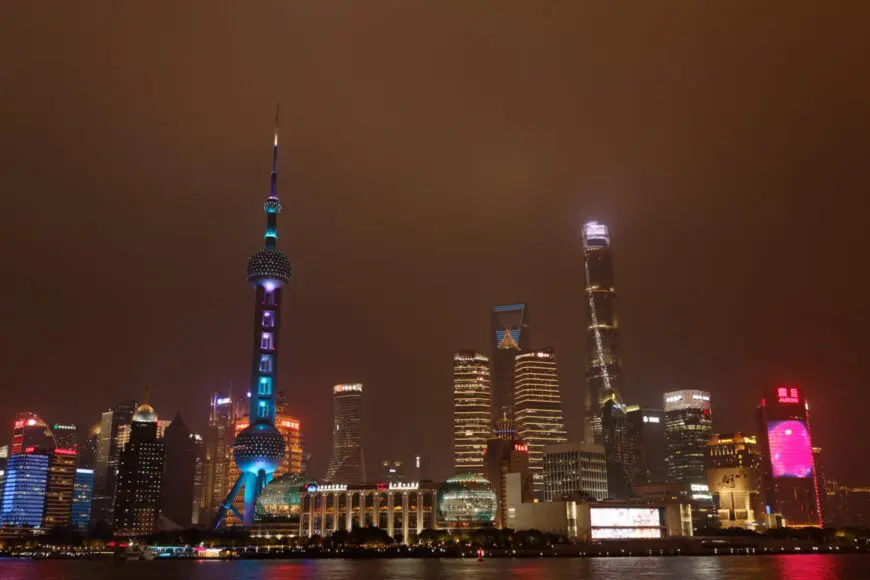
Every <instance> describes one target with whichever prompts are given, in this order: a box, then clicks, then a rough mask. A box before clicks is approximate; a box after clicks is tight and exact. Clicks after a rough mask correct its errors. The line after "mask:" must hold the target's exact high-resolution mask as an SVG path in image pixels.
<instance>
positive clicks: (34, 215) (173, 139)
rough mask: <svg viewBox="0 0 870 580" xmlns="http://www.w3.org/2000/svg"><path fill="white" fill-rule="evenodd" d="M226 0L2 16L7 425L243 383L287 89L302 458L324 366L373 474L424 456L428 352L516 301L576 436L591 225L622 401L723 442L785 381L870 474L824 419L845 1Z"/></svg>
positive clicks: (847, 312)
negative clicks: (661, 412)
mask: <svg viewBox="0 0 870 580" xmlns="http://www.w3.org/2000/svg"><path fill="white" fill-rule="evenodd" d="M241 8H242V6H241V5H235V4H224V5H212V4H210V5H209V8H208V9H205V6H204V5H203V6H196V5H193V4H179V5H177V6H174V7H173V10H172V11H171V12H169V11H161V10H157V9H155V8H153V7H151V6H144V5H143V6H128V5H124V6H121V5H116V4H113V3H106V5H105V9H104V10H102V11H91V12H83V11H81V9H80V7H78V6H73V5H58V6H55V7H53V8H52V15H51V17H48V14H47V8H45V7H43V6H40V5H37V4H34V5H26V6H21V7H19V8H18V10H17V13H18V18H17V19H16V22H15V26H14V27H7V28H8V30H6V31H4V33H3V34H2V35H0V71H2V72H0V84H2V85H3V86H6V87H15V89H16V90H14V91H4V92H3V94H2V95H0V103H2V109H3V110H4V111H6V112H7V114H6V115H4V121H5V122H4V127H3V130H2V131H0V154H2V158H3V160H4V161H3V167H4V170H3V172H2V173H0V189H2V191H3V196H2V199H3V202H4V203H3V209H4V210H5V215H6V216H7V220H6V224H5V227H4V228H3V230H2V234H0V235H2V238H0V241H2V247H3V248H4V251H3V255H4V259H3V263H4V265H5V271H6V272H7V275H6V277H5V278H4V283H3V284H2V285H0V299H2V302H3V304H4V305H5V308H4V311H5V316H4V323H3V324H2V336H3V345H4V348H3V349H2V352H0V368H2V369H3V370H4V371H5V376H4V379H5V384H6V386H5V388H4V389H3V392H4V396H3V397H2V398H0V420H2V421H7V423H8V424H9V428H10V429H9V430H10V431H11V422H12V417H13V415H14V413H15V412H17V411H20V410H22V409H30V410H33V411H36V412H38V413H39V414H40V415H41V416H43V417H44V418H45V419H46V420H47V421H49V422H53V421H62V422H76V423H82V424H93V423H96V422H97V421H98V420H99V413H100V412H102V411H103V410H105V409H108V408H109V407H111V406H113V405H115V404H117V403H118V402H119V401H120V400H122V399H130V398H141V397H142V394H143V392H144V390H145V388H146V387H150V389H151V403H152V404H153V406H154V408H155V409H156V410H157V412H158V413H159V414H160V415H161V417H165V418H171V417H172V416H174V414H175V412H176V411H180V412H181V414H182V416H183V417H184V418H185V421H186V422H187V423H188V424H189V425H191V427H193V428H195V429H198V428H201V426H203V425H204V424H205V421H206V414H207V410H208V401H209V395H210V394H211V393H212V392H214V391H221V390H224V389H225V388H226V386H227V385H228V384H230V383H232V385H233V390H234V392H239V393H241V392H244V391H245V390H246V389H247V388H248V383H249V380H250V379H249V377H250V364H251V360H250V356H251V352H250V340H251V302H252V290H251V287H250V286H249V285H248V284H247V282H246V281H245V271H244V266H245V264H246V262H247V260H248V258H249V257H250V255H251V254H252V253H253V252H254V251H256V250H257V249H258V248H259V247H261V246H262V237H261V232H262V227H263V213H262V200H263V198H264V197H265V195H266V194H267V193H268V186H269V182H268V172H269V169H270V165H269V163H270V159H271V157H270V155H271V151H270V146H271V141H270V139H271V131H272V125H273V111H274V107H275V104H276V103H280V104H281V127H282V130H281V147H282V156H281V158H280V160H279V163H280V174H281V177H280V191H281V198H282V202H283V204H284V212H283V213H282V215H281V220H282V223H281V238H280V242H279V244H280V248H281V250H282V251H283V252H285V253H286V254H287V255H288V256H289V258H290V261H291V263H292V264H293V278H292V280H291V282H290V283H289V284H288V286H287V288H286V289H285V294H284V306H283V315H282V316H283V318H282V349H281V361H280V362H281V375H280V379H279V384H278V389H279V390H282V391H284V392H285V393H286V395H287V398H288V403H289V407H290V409H291V412H292V413H293V415H294V416H295V417H298V418H299V419H300V421H301V423H302V426H303V427H302V428H303V431H304V433H305V438H306V445H307V450H310V451H311V453H312V460H311V470H312V472H314V473H317V474H320V473H322V472H323V471H324V470H325V469H326V464H327V462H328V459H329V455H330V446H331V438H330V426H331V422H332V406H331V397H332V390H331V387H332V385H334V384H336V383H348V382H360V383H363V384H364V385H365V396H364V399H363V400H364V413H365V423H364V431H363V447H364V450H365V452H366V456H365V457H366V461H367V463H368V466H369V469H370V470H371V469H373V468H374V465H375V463H376V462H378V461H380V460H383V459H405V460H409V459H410V458H411V457H412V456H414V455H417V454H422V455H423V456H424V457H425V458H426V460H427V461H428V462H429V465H430V466H431V468H430V469H431V471H430V473H431V475H432V477H433V478H434V479H436V480H443V479H444V478H445V477H447V476H448V475H449V474H450V473H451V471H452V463H451V461H452V458H451V447H450V440H451V439H450V438H451V412H452V406H451V402H452V375H451V373H452V356H453V353H454V351H456V350H457V349H477V350H480V351H481V352H485V353H486V352H489V350H490V348H491V346H490V340H491V338H490V328H489V315H490V309H491V307H492V305H494V304H500V303H512V302H524V303H526V304H528V305H529V312H530V326H529V331H530V333H531V340H532V343H533V346H534V347H535V348H539V347H545V346H552V347H553V348H554V349H555V351H556V355H557V357H558V361H559V375H560V386H561V394H562V404H563V410H564V414H565V422H566V425H567V430H568V436H569V439H572V440H577V439H579V438H580V437H581V435H582V423H583V397H584V396H585V392H586V384H585V381H584V340H585V331H586V329H585V327H586V319H585V316H586V315H585V307H586V306H585V303H584V291H583V289H584V278H583V262H582V259H583V246H582V239H581V237H580V233H579V228H580V226H581V225H582V223H583V222H584V221H586V220H589V219H596V220H599V221H601V222H603V223H606V224H607V225H608V226H609V228H610V238H611V240H612V248H613V262H614V268H615V275H616V280H615V285H616V296H617V297H616V301H617V308H618V312H619V322H620V327H621V358H622V363H623V367H624V368H623V370H624V375H623V381H622V384H621V390H622V394H623V397H624V398H625V400H626V401H628V402H631V403H639V404H643V405H649V406H656V407H659V406H661V394H662V392H664V391H667V390H677V389H704V390H707V391H710V392H711V396H712V401H711V405H712V415H713V421H714V430H723V431H734V430H743V431H747V432H754V431H755V430H756V424H755V422H754V421H753V415H752V413H753V411H754V409H755V406H756V405H757V404H758V401H759V400H760V398H761V395H762V391H763V390H764V389H767V388H769V387H771V386H773V385H787V386H796V387H799V388H800V389H801V390H802V393H803V395H804V396H805V397H806V398H807V399H808V400H809V401H810V405H811V408H812V413H813V437H814V442H815V443H817V444H818V445H819V446H821V447H822V448H823V450H824V453H825V455H824V461H825V467H826V469H827V470H828V471H829V472H833V473H836V474H837V476H838V477H839V478H840V479H841V480H848V481H863V482H866V481H867V480H868V478H870V466H868V465H867V464H866V462H862V461H854V460H852V459H851V458H850V454H851V453H852V452H854V451H855V449H854V447H853V446H854V442H856V441H860V440H862V436H863V434H864V431H863V425H862V422H861V421H860V420H850V419H848V417H849V415H848V414H847V411H848V410H851V409H855V410H860V409H863V408H864V407H866V405H867V404H868V403H870V400H868V395H867V393H866V388H865V386H866V383H867V378H868V377H867V371H866V368H865V367H866V365H864V364H863V362H864V360H863V359H864V358H866V356H865V355H866V353H867V351H868V343H867V339H866V334H865V333H866V329H867V328H868V325H870V317H868V314H867V312H868V310H867V308H866V307H865V306H864V303H865V300H864V298H865V297H864V294H866V292H864V289H865V286H866V274H865V273H864V272H863V271H862V270H860V265H861V263H862V258H863V256H864V255H865V254H866V252H867V251H868V250H870V242H868V236H867V234H866V228H865V226H864V224H863V213H864V211H863V210H864V209H865V207H866V201H865V200H864V199H863V198H864V195H863V194H864V192H865V191H866V188H867V186H866V184H867V178H868V168H867V167H868V165H867V163H866V161H865V160H866V158H867V153H868V145H870V143H868V135H870V132H868V126H870V125H868V121H870V119H868V116H870V113H868V108H867V106H866V104H867V103H868V102H870V83H868V81H867V78H866V75H862V74H860V72H859V71H862V70H863V68H864V55H865V54H866V40H865V39H864V32H863V22H866V20H862V19H861V18H855V17H854V15H848V14H846V13H845V11H844V12H840V11H838V9H837V7H836V6H834V7H830V6H829V7H825V8H824V9H821V8H820V7H819V5H818V4H817V3H811V2H798V3H790V4H789V5H788V9H787V10H783V9H782V7H781V6H777V5H776V4H775V3H770V4H766V3H765V4H760V5H753V6H751V7H750V6H749V5H748V4H746V5H743V4H739V3H738V4H729V5H727V6H726V5H721V6H716V7H715V8H711V7H710V5H707V4H700V3H692V2H673V3H667V4H655V5H653V4H652V3H649V4H637V3H635V4H630V5H629V4H625V5H616V4H607V5H600V6H595V5H587V4H579V3H563V4H548V5H547V6H546V7H545V8H542V7H541V6H540V5H534V6H533V5H532V4H528V3H521V2H506V3H500V4H499V9H494V8H493V7H492V5H490V6H486V5H469V4H465V3H463V4H462V5H461V8H459V7H458V5H457V4H454V3H441V4H438V5H428V6H425V7H423V6H417V5H411V4H407V3H403V4H396V5H393V6H392V7H391V9H390V10H389V11H385V10H372V9H369V7H367V6H363V5H362V4H359V5H357V4H343V5H341V7H340V8H339V7H338V6H337V5H333V4H328V3H327V4H323V3H317V4H311V5H295V4H292V5H291V4H286V3H281V2H268V3H266V2H264V3H257V4H255V5H245V6H244V9H243V10H242V9H241ZM614 31H618V33H614ZM774 33H775V39H773V38H772V35H774ZM815 39H820V41H815ZM397 47H401V50H399V49H397ZM22 54H27V55H28V58H27V59H23V58H21V55H22ZM4 418H5V419H4Z"/></svg>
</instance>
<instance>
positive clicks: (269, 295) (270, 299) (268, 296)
mask: <svg viewBox="0 0 870 580" xmlns="http://www.w3.org/2000/svg"><path fill="white" fill-rule="evenodd" d="M263 304H265V305H266V306H275V292H274V291H272V292H269V291H268V290H266V291H264V293H263Z"/></svg>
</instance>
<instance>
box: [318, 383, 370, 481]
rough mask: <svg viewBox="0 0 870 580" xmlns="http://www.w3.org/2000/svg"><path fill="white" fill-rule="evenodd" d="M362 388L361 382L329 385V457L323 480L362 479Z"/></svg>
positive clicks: (363, 473)
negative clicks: (330, 451) (330, 405)
mask: <svg viewBox="0 0 870 580" xmlns="http://www.w3.org/2000/svg"><path fill="white" fill-rule="evenodd" d="M362 391H363V386H362V385H361V384H360V383H354V384H347V385H335V386H334V387H333V388H332V396H333V398H332V402H333V425H332V457H330V460H329V466H328V468H327V470H326V480H327V481H329V482H335V483H346V484H359V483H365V471H364V466H363V457H362V441H361V427H362Z"/></svg>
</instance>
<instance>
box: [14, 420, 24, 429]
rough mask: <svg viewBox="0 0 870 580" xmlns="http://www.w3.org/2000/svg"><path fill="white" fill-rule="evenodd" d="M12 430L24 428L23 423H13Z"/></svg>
mask: <svg viewBox="0 0 870 580" xmlns="http://www.w3.org/2000/svg"><path fill="white" fill-rule="evenodd" d="M13 428H14V429H23V428H24V421H15V425H14V426H13Z"/></svg>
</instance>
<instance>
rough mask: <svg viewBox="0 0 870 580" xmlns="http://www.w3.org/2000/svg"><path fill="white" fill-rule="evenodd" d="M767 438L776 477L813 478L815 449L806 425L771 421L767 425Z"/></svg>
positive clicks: (794, 422) (796, 422)
mask: <svg viewBox="0 0 870 580" xmlns="http://www.w3.org/2000/svg"><path fill="white" fill-rule="evenodd" d="M767 437H768V440H769V441H770V463H771V465H772V467H773V476H774V477H796V478H801V479H802V478H806V477H812V475H813V447H812V443H811V442H810V432H809V431H808V430H807V426H806V423H804V422H803V421H771V422H769V423H768V424H767Z"/></svg>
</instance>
